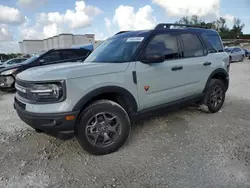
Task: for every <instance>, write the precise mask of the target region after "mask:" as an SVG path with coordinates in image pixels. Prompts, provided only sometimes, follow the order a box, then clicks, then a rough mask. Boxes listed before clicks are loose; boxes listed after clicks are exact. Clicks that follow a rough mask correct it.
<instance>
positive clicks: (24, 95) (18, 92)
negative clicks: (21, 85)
mask: <svg viewBox="0 0 250 188" xmlns="http://www.w3.org/2000/svg"><path fill="white" fill-rule="evenodd" d="M17 94H18V95H19V96H20V97H23V98H25V99H28V94H27V93H23V92H21V91H19V90H17Z"/></svg>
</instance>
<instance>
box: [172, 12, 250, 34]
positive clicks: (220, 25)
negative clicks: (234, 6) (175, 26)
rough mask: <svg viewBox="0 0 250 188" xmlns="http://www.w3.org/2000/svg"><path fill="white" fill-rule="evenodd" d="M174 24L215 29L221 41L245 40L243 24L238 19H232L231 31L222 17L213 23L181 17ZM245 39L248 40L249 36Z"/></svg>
mask: <svg viewBox="0 0 250 188" xmlns="http://www.w3.org/2000/svg"><path fill="white" fill-rule="evenodd" d="M176 23H179V24H188V25H196V26H203V27H207V28H210V29H215V30H217V31H218V32H219V34H220V36H221V38H222V39H238V38H246V37H245V35H244V34H243V32H242V30H243V28H244V27H245V24H244V23H242V21H241V20H240V19H238V18H234V25H233V27H232V28H231V29H230V28H228V26H227V24H226V19H225V18H222V17H220V18H219V19H217V20H216V21H213V22H206V21H204V20H202V19H201V18H199V17H198V16H196V15H193V16H191V17H182V18H181V19H180V20H179V21H177V22H176ZM247 37H249V38H250V36H247Z"/></svg>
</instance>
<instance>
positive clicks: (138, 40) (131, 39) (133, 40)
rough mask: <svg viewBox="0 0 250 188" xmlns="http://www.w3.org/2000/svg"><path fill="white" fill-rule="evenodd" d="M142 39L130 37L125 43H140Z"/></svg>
mask: <svg viewBox="0 0 250 188" xmlns="http://www.w3.org/2000/svg"><path fill="white" fill-rule="evenodd" d="M143 39H144V37H130V38H128V39H127V40H126V42H141V41H143Z"/></svg>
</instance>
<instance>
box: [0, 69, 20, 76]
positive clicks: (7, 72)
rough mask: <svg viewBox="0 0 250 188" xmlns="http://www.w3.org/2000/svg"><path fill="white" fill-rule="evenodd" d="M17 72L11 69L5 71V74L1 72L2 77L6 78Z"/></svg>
mask: <svg viewBox="0 0 250 188" xmlns="http://www.w3.org/2000/svg"><path fill="white" fill-rule="evenodd" d="M16 70H17V69H10V70H7V71H3V72H1V75H3V76H6V75H10V74H13V73H14V72H15V71H16Z"/></svg>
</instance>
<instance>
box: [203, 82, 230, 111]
mask: <svg viewBox="0 0 250 188" xmlns="http://www.w3.org/2000/svg"><path fill="white" fill-rule="evenodd" d="M225 96H226V88H225V85H224V83H223V82H222V81H221V80H219V79H212V80H211V82H210V84H209V86H208V88H207V91H206V93H205V98H204V104H205V105H206V106H207V107H208V110H209V111H210V112H211V113H216V112H218V111H219V110H220V109H221V107H222V106H223V104H224V101H225Z"/></svg>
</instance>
